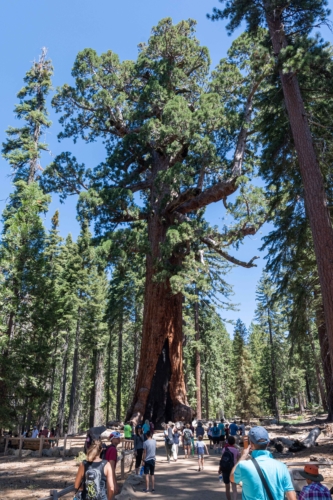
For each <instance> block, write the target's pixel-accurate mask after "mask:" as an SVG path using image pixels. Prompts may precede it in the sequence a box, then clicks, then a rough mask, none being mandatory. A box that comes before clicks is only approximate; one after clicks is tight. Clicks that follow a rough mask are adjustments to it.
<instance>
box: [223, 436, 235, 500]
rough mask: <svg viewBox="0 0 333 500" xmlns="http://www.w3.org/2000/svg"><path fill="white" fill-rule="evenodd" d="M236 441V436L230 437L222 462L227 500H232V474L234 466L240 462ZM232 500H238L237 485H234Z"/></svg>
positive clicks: (224, 449)
mask: <svg viewBox="0 0 333 500" xmlns="http://www.w3.org/2000/svg"><path fill="white" fill-rule="evenodd" d="M235 443H236V440H235V438H234V436H229V437H228V439H227V443H226V445H225V447H224V448H223V450H222V456H221V460H220V467H219V475H222V480H223V482H224V484H225V494H226V497H227V500H231V495H230V474H231V471H232V469H233V467H234V465H235V464H236V463H237V462H238V460H239V457H240V451H239V450H238V448H236V447H235ZM232 500H237V484H235V483H232Z"/></svg>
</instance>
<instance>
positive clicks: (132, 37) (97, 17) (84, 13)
mask: <svg viewBox="0 0 333 500" xmlns="http://www.w3.org/2000/svg"><path fill="white" fill-rule="evenodd" d="M217 5H218V1H217V0H206V1H203V0H141V1H140V2H138V1H134V0H122V1H115V0H95V1H94V2H92V1H88V0H66V1H65V0H53V1H52V0H46V1H45V0H31V1H28V0H7V1H2V2H1V7H0V40H1V51H0V67H1V70H2V71H1V74H2V79H1V84H0V85H1V113H0V142H3V140H4V139H5V133H4V131H5V129H6V128H7V127H8V126H9V125H15V120H14V115H13V109H14V105H15V103H16V102H17V98H16V93H17V91H18V90H19V89H20V88H21V87H22V84H23V83H22V79H23V76H24V74H25V72H26V71H27V70H28V69H29V67H30V65H31V62H32V61H33V60H34V59H37V58H38V55H39V53H40V49H41V47H43V46H45V47H47V48H48V54H49V57H50V59H52V61H53V65H54V68H55V72H54V78H53V82H54V86H55V87H57V86H59V85H62V84H64V83H65V82H70V80H71V77H70V71H71V67H72V64H73V61H74V59H75V56H76V54H77V53H78V52H79V51H80V50H82V49H84V48H86V47H91V48H94V49H95V50H96V51H97V52H104V51H106V50H108V49H111V50H113V51H114V52H116V53H118V54H119V56H120V58H121V59H135V58H136V56H137V44H138V43H139V42H142V41H146V40H147V39H148V37H149V34H150V30H151V27H152V26H154V25H156V24H157V23H158V21H159V20H160V19H162V18H163V17H172V18H173V20H174V22H178V21H180V20H182V19H188V18H193V19H196V20H197V22H198V25H197V36H198V38H199V40H200V42H201V43H202V44H204V45H206V46H207V47H208V48H209V50H210V54H211V58H212V65H213V66H215V65H216V64H217V63H218V62H219V60H220V59H221V58H222V57H224V56H225V55H226V51H227V50H228V48H229V46H230V44H231V41H232V39H233V38H234V37H235V36H237V34H238V33H235V34H234V36H233V37H228V36H227V33H226V31H225V24H223V23H221V22H218V23H212V22H211V21H209V20H208V19H207V18H206V14H207V13H208V12H211V11H212V8H213V7H214V6H217ZM325 37H326V38H327V39H330V40H331V41H333V37H332V34H331V33H329V32H328V31H326V30H325ZM51 119H52V121H53V124H54V125H53V126H52V128H51V130H50V131H49V132H48V134H47V136H46V142H48V144H49V145H50V149H51V151H52V154H53V155H56V154H58V153H60V152H61V151H63V150H72V151H74V152H75V154H76V156H77V158H78V160H79V161H82V162H85V163H86V164H87V165H88V166H94V165H96V164H98V162H99V161H100V160H101V159H102V158H103V153H104V152H103V148H102V147H101V146H100V145H97V144H94V145H91V146H85V145H82V144H79V145H77V146H76V147H75V148H74V146H73V144H72V143H67V144H66V142H62V143H58V141H57V133H58V132H59V125H58V123H57V120H58V118H57V116H56V115H54V114H53V112H52V111H51ZM50 160H51V157H45V158H43V161H44V165H46V164H47V163H48V162H49V161H50ZM9 173H10V171H9V167H8V165H7V164H6V162H5V161H4V160H3V159H1V160H0V211H2V210H3V208H4V206H5V204H6V200H7V198H8V195H9V193H10V192H11V190H12V186H11V179H10V178H9V177H8V175H9ZM75 204H76V201H75V199H73V198H71V199H69V200H68V201H66V203H65V204H63V205H61V204H60V203H59V200H58V199H57V197H56V196H53V201H52V204H51V207H50V212H49V214H48V215H47V216H46V225H49V220H50V217H51V216H52V214H53V213H54V211H55V210H56V209H57V208H59V209H60V222H61V233H62V234H63V235H64V236H65V235H66V234H67V233H69V232H71V233H72V234H73V236H74V237H76V236H77V234H78V224H77V221H76V210H75ZM223 216H224V208H223V205H222V203H217V204H215V205H213V206H210V207H209V208H208V211H207V217H208V219H209V221H210V222H211V223H213V224H219V223H221V218H222V217H223ZM266 232H267V228H265V227H264V228H263V230H262V232H261V233H260V234H258V235H256V236H255V237H251V238H248V239H247V240H246V243H245V244H244V245H243V246H242V248H241V249H240V250H239V251H238V252H237V254H236V255H237V257H238V258H240V259H245V260H249V259H250V258H251V257H252V256H253V255H261V254H260V253H258V247H260V246H261V237H262V235H263V234H265V233H266ZM263 257H264V256H263V255H261V258H260V260H258V261H257V262H258V267H256V268H252V269H244V268H234V269H233V270H232V272H231V273H230V274H229V276H228V277H227V281H229V282H230V283H232V284H233V286H234V292H235V295H234V297H233V302H235V303H239V309H240V310H239V312H228V311H225V312H224V311H222V316H223V317H224V318H226V319H237V318H238V317H240V318H241V319H242V320H243V321H244V322H245V323H246V324H247V326H248V325H249V324H250V322H251V320H252V319H253V313H254V309H255V288H256V284H257V282H258V279H259V278H260V276H261V272H262V267H263V265H264V260H263ZM228 330H229V331H232V326H228Z"/></svg>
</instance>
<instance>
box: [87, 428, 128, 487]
mask: <svg viewBox="0 0 333 500" xmlns="http://www.w3.org/2000/svg"><path fill="white" fill-rule="evenodd" d="M120 438H121V434H120V432H117V431H113V432H111V434H110V438H109V439H110V441H111V445H110V446H108V447H107V449H106V452H105V460H107V461H108V462H109V464H110V466H111V470H112V482H113V490H114V494H115V495H118V493H119V486H118V483H117V477H116V467H117V460H118V452H117V446H118V444H119V443H120ZM89 449H90V447H89Z"/></svg>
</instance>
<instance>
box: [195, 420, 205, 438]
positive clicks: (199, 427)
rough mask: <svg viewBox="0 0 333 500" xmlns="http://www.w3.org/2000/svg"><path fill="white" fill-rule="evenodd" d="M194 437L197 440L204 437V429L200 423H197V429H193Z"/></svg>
mask: <svg viewBox="0 0 333 500" xmlns="http://www.w3.org/2000/svg"><path fill="white" fill-rule="evenodd" d="M195 435H196V437H197V438H198V437H199V436H202V437H204V436H205V429H204V428H203V427H202V422H198V425H197V428H196V429H195Z"/></svg>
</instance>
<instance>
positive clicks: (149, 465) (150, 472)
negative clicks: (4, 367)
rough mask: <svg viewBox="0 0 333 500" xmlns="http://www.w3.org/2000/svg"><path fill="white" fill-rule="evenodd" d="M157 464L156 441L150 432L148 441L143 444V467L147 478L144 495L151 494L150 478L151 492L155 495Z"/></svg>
mask: <svg viewBox="0 0 333 500" xmlns="http://www.w3.org/2000/svg"><path fill="white" fill-rule="evenodd" d="M155 463H156V441H155V439H152V437H151V433H150V431H148V432H147V440H146V441H145V442H144V443H143V457H142V465H143V466H144V473H145V478H146V488H145V489H144V490H142V491H143V492H144V493H148V492H149V476H150V478H151V492H152V493H155Z"/></svg>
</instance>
